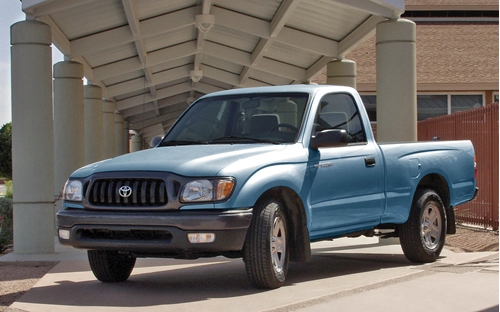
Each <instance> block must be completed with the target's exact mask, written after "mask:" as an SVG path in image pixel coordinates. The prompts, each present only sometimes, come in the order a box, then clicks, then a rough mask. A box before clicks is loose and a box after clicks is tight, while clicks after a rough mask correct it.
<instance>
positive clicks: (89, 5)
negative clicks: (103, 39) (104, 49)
mask: <svg viewBox="0 0 500 312" xmlns="http://www.w3.org/2000/svg"><path fill="white" fill-rule="evenodd" d="M84 4H85V5H80V6H75V7H72V8H69V9H66V10H63V11H59V12H56V13H53V14H51V18H52V19H53V20H54V21H55V23H56V24H57V25H58V26H59V28H60V29H61V30H62V31H63V33H64V34H65V35H66V37H67V38H68V39H69V40H73V39H77V38H81V37H85V36H88V35H91V34H95V33H99V32H101V31H105V30H109V29H113V28H116V27H119V26H123V25H127V18H126V16H125V11H124V10H123V6H122V2H121V1H120V0H106V1H92V2H88V1H87V2H85V3H84Z"/></svg>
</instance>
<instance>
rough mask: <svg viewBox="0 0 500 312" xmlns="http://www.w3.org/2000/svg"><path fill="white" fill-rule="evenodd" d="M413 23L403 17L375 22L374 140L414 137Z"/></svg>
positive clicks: (402, 139)
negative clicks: (375, 122)
mask: <svg viewBox="0 0 500 312" xmlns="http://www.w3.org/2000/svg"><path fill="white" fill-rule="evenodd" d="M415 39H416V27H415V23H414V22H412V21H409V20H405V19H394V20H388V21H384V22H381V23H379V24H378V25H377V45H376V53H377V61H376V62H377V140H378V141H380V142H383V141H385V142H387V141H399V142H401V141H416V140H417V75H416V47H415Z"/></svg>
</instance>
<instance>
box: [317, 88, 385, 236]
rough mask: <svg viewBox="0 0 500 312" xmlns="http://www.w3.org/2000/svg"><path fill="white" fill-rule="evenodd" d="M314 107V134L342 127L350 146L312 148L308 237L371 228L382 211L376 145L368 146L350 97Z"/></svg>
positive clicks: (380, 168)
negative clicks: (309, 233)
mask: <svg viewBox="0 0 500 312" xmlns="http://www.w3.org/2000/svg"><path fill="white" fill-rule="evenodd" d="M319 105H320V107H318V113H317V115H316V119H315V124H314V127H315V129H314V130H313V135H315V133H317V132H319V131H322V130H326V129H343V130H346V132H347V134H348V141H349V142H348V144H347V145H345V146H340V147H321V148H318V149H312V148H311V149H310V153H309V155H310V157H309V161H308V171H309V173H310V177H311V194H310V204H311V224H310V227H309V228H310V232H311V238H312V239H319V238H322V237H332V236H336V235H341V234H345V233H349V232H355V231H359V230H363V229H369V228H372V227H373V226H375V225H377V224H379V221H380V218H381V215H382V212H383V203H384V202H383V198H384V196H383V176H384V172H383V162H382V158H381V155H380V152H379V148H378V146H377V145H376V144H375V143H374V142H368V141H367V139H366V135H365V130H364V128H363V123H362V122H361V117H360V114H359V111H358V109H357V106H356V104H355V102H354V99H353V98H352V97H351V96H350V95H349V94H345V93H334V94H327V95H325V96H324V97H323V98H322V99H321V102H320V104H319Z"/></svg>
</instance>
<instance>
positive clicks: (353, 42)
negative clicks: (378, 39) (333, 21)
mask: <svg viewBox="0 0 500 312" xmlns="http://www.w3.org/2000/svg"><path fill="white" fill-rule="evenodd" d="M384 20H386V18H384V17H382V16H375V15H372V16H370V17H369V18H368V19H367V20H366V21H364V22H363V23H362V24H361V25H360V26H359V27H357V28H356V29H354V30H353V31H352V32H351V33H350V34H349V35H347V36H346V37H345V38H344V39H342V40H341V41H340V42H339V44H338V52H337V53H338V55H339V56H340V57H344V56H345V55H346V54H348V53H349V52H351V51H353V50H354V49H356V48H357V47H358V46H360V45H361V44H362V43H363V42H365V41H366V40H367V39H368V38H370V37H372V36H373V35H374V34H375V30H376V27H377V24H378V23H380V22H382V21H384Z"/></svg>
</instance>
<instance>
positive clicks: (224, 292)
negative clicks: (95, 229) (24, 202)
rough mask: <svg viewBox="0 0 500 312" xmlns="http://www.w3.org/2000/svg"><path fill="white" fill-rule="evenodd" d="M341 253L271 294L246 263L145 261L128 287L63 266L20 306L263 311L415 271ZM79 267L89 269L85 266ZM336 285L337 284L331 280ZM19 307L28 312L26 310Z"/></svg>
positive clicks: (318, 254) (294, 267)
mask: <svg viewBox="0 0 500 312" xmlns="http://www.w3.org/2000/svg"><path fill="white" fill-rule="evenodd" d="M336 249H337V248H322V249H315V250H314V254H313V257H312V259H311V261H310V262H307V263H290V267H289V272H288V277H287V281H286V283H285V285H284V286H283V287H281V288H280V289H276V290H272V291H264V290H258V289H255V288H253V287H252V285H251V284H250V283H249V281H248V279H247V277H246V273H245V265H244V263H243V261H242V260H241V259H226V258H222V257H217V258H212V259H199V260H194V261H193V260H190V261H182V260H169V259H154V260H149V259H141V260H139V261H138V264H137V265H136V268H135V269H134V271H133V272H132V275H131V277H130V278H129V279H128V280H127V281H126V282H123V283H113V284H110V283H101V282H98V281H97V280H95V278H94V276H93V275H92V273H91V272H90V271H88V270H87V271H85V270H81V269H80V270H79V269H78V268H77V267H75V273H69V272H68V271H69V270H68V266H69V263H66V264H64V263H63V262H61V263H60V264H59V265H58V266H56V267H55V268H54V269H53V270H52V271H51V272H50V273H49V274H47V275H46V276H45V277H44V279H43V280H42V281H41V282H40V283H39V284H38V285H37V286H36V287H34V288H32V289H31V290H30V291H29V292H28V293H26V294H25V295H24V296H23V297H21V298H20V299H19V300H18V301H17V302H18V303H20V304H22V303H31V304H35V305H53V308H54V310H57V309H56V307H57V306H59V308H64V307H66V308H67V307H68V306H74V307H92V308H93V309H97V310H98V308H99V307H152V306H169V305H173V306H172V308H175V307H177V308H178V306H176V305H178V304H188V303H197V304H198V305H197V307H198V308H197V309H201V310H203V305H204V304H205V303H206V304H213V300H217V299H225V300H224V301H223V305H224V306H226V304H227V308H228V309H231V306H233V307H234V305H238V300H239V299H238V298H240V299H241V300H243V299H244V300H246V301H248V300H249V299H248V298H254V299H253V300H251V301H250V302H251V304H256V305H257V306H258V304H259V300H266V299H263V298H267V297H269V296H271V297H276V296H286V294H287V293H290V291H292V292H295V291H301V290H300V288H301V287H308V288H310V287H314V282H316V281H318V283H321V282H325V280H328V279H332V278H337V277H338V278H342V277H349V276H351V275H353V276H354V275H355V276H358V275H360V274H365V275H368V274H371V273H372V272H378V271H380V270H383V269H390V268H398V267H405V266H407V267H408V266H410V267H411V263H410V262H409V261H408V260H406V258H405V257H404V255H402V254H401V255H399V254H387V253H386V254H383V253H378V254H377V253H370V254H368V253H351V252H339V251H335V250H336ZM344 249H345V248H344ZM79 265H80V266H86V267H88V264H86V263H84V262H83V261H80V264H79ZM311 282H313V283H312V284H311ZM332 283H335V281H334V280H332ZM332 283H330V284H332ZM306 284H307V286H306ZM295 288H299V289H295ZM248 296H250V297H248ZM242 298H243V299H242ZM259 298H261V299H259ZM199 304H202V305H201V306H199ZM14 307H16V306H14ZM18 308H21V309H23V307H22V306H18ZM245 308H246V307H245ZM248 308H250V310H252V308H251V307H248ZM24 309H26V308H24Z"/></svg>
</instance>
